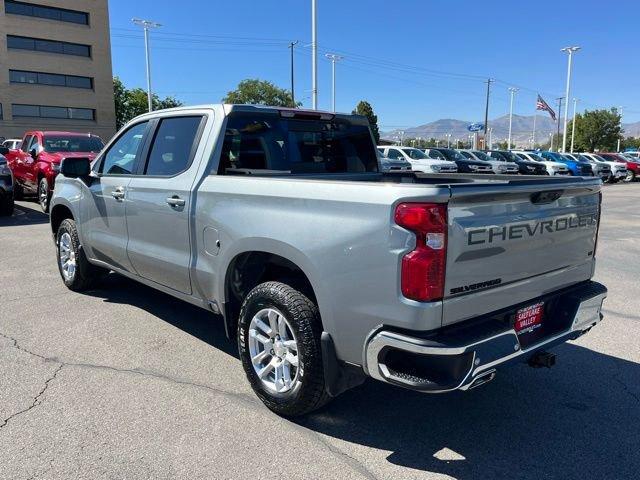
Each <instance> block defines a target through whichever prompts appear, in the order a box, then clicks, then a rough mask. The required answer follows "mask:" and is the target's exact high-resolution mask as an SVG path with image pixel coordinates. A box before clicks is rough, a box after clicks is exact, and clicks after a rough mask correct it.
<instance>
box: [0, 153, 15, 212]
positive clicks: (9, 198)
mask: <svg viewBox="0 0 640 480" xmlns="http://www.w3.org/2000/svg"><path fill="white" fill-rule="evenodd" d="M8 150H9V149H8V148H7V147H0V216H10V215H12V214H13V175H12V173H11V169H10V168H9V165H8V164H7V159H6V158H5V156H4V154H5V153H7V152H8Z"/></svg>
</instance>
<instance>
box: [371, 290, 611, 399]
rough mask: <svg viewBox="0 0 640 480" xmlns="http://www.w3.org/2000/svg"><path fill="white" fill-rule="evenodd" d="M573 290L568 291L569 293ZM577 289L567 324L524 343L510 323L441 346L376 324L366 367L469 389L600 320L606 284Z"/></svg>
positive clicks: (405, 382) (415, 382) (412, 382)
mask: <svg viewBox="0 0 640 480" xmlns="http://www.w3.org/2000/svg"><path fill="white" fill-rule="evenodd" d="M575 294H576V292H575V291H571V295H573V297H572V298H575ZM578 294H579V295H580V296H579V300H578V303H577V308H575V314H574V316H573V320H571V321H570V323H569V324H568V327H567V328H564V329H563V330H561V331H559V332H557V333H555V334H554V335H550V336H548V337H545V338H544V339H542V340H541V341H539V342H536V343H534V344H532V345H524V346H523V345H522V344H521V341H520V338H519V337H518V335H517V334H516V332H515V330H514V329H513V328H510V329H508V330H505V331H502V332H499V333H494V334H491V335H488V336H486V337H485V338H480V339H478V338H475V339H474V340H473V341H470V342H468V343H465V342H461V343H460V344H454V345H446V346H445V345H442V344H441V343H440V344H439V343H438V342H435V341H434V340H433V338H418V337H415V336H411V335H406V334H404V333H399V332H393V331H389V330H385V329H384V328H382V329H378V330H376V331H374V332H372V333H371V334H370V335H369V339H368V341H367V342H366V345H365V352H364V353H365V365H364V366H365V371H366V372H367V373H368V374H369V375H370V376H371V377H373V378H375V379H377V380H381V381H383V382H387V383H392V384H395V385H399V386H402V387H406V388H410V389H413V390H420V391H424V392H430V393H441V392H448V391H452V390H468V389H469V388H473V387H475V386H478V385H479V384H482V383H486V382H487V381H489V380H491V379H492V378H493V376H494V375H495V370H496V367H498V366H500V365H502V364H504V363H507V362H511V361H516V360H518V359H521V360H524V361H526V360H527V359H528V358H530V357H531V356H532V355H533V354H534V353H535V352H537V351H539V350H543V349H546V348H550V347H552V346H554V345H557V344H560V343H564V342H566V341H567V340H572V339H575V338H578V337H579V336H580V335H582V334H583V333H586V331H588V330H589V329H590V328H591V327H593V326H594V325H596V324H597V323H599V322H600V321H601V320H602V313H601V309H602V302H603V300H604V299H605V298H606V296H607V290H606V288H605V287H604V286H602V285H600V284H597V283H595V282H587V285H585V289H584V290H583V291H579V292H578ZM454 343H455V341H454ZM397 359H400V363H402V364H404V365H405V366H406V365H407V364H408V363H411V362H417V363H421V364H422V371H423V372H428V373H426V374H420V375H416V374H415V373H407V371H406V370H405V371H402V368H398V367H397V364H394V361H397ZM409 370H411V369H409Z"/></svg>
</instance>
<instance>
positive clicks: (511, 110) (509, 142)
mask: <svg viewBox="0 0 640 480" xmlns="http://www.w3.org/2000/svg"><path fill="white" fill-rule="evenodd" d="M517 91H518V89H517V88H515V87H509V93H510V94H511V102H510V103H509V139H508V140H507V150H511V121H512V119H513V97H514V96H515V94H516V92H517Z"/></svg>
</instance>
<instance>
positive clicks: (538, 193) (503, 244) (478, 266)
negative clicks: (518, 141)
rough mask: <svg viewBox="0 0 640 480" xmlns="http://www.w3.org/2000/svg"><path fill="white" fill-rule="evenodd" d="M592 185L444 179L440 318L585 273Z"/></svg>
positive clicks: (446, 320)
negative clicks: (469, 182) (445, 232)
mask: <svg viewBox="0 0 640 480" xmlns="http://www.w3.org/2000/svg"><path fill="white" fill-rule="evenodd" d="M600 185H601V184H600V182H599V181H597V180H596V181H593V180H591V181H584V180H582V179H580V180H575V181H570V180H569V181H564V182H557V181H555V180H554V181H551V180H549V181H544V180H538V181H520V182H513V183H511V182H510V185H509V186H508V187H507V186H506V185H502V186H501V185H498V184H496V185H492V186H488V185H483V186H479V185H476V186H473V185H468V186H467V185H452V186H451V199H450V202H449V208H448V216H449V218H448V222H449V227H448V244H447V264H446V280H445V293H444V295H445V296H444V303H443V322H442V323H443V325H448V324H451V323H455V322H459V321H462V320H465V319H468V318H472V317H476V316H478V315H482V314H485V313H489V312H492V311H496V310H499V309H502V308H506V307H509V306H512V305H515V304H518V303H521V302H526V301H527V300H530V299H532V298H535V297H537V296H539V295H542V294H543V293H547V292H551V291H553V290H555V289H558V288H562V287H565V286H567V285H570V284H573V283H578V282H580V281H583V280H588V279H589V278H591V276H592V273H593V268H594V254H595V244H596V235H597V226H598V220H599V210H600Z"/></svg>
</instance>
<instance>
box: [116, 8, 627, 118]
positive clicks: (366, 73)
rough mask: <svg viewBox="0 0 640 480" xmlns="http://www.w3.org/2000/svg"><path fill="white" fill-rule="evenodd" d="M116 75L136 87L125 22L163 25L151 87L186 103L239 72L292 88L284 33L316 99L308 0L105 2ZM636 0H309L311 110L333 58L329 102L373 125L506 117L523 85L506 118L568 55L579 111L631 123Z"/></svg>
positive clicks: (216, 90) (324, 101) (303, 91)
mask: <svg viewBox="0 0 640 480" xmlns="http://www.w3.org/2000/svg"><path fill="white" fill-rule="evenodd" d="M109 8H110V17H111V29H112V34H111V43H112V49H113V52H112V54H113V70H114V74H115V75H118V76H119V77H120V78H121V79H122V80H123V81H124V82H125V84H126V85H127V86H130V87H133V86H141V87H144V86H145V70H144V47H143V40H142V33H141V31H140V30H139V28H138V27H136V26H134V25H133V24H132V23H131V18H132V17H141V18H147V19H151V20H154V21H156V22H159V23H161V24H163V26H162V27H161V28H160V29H158V30H155V31H153V32H152V39H151V48H152V69H153V71H152V76H153V89H154V91H156V92H157V93H158V94H160V95H161V96H166V95H174V96H176V97H177V98H179V99H180V100H182V101H183V102H185V103H186V104H196V103H214V102H219V101H220V99H221V98H222V97H223V96H224V94H225V93H226V92H227V91H228V90H231V89H233V88H234V87H235V86H236V85H237V83H238V82H239V81H240V80H242V79H244V78H249V77H250V78H261V79H265V80H269V81H272V82H274V83H276V84H277V85H279V86H282V87H285V88H289V85H290V80H289V49H288V48H287V45H288V43H289V42H290V41H293V40H298V41H299V43H298V46H297V47H296V56H295V63H296V65H295V69H296V70H295V72H296V84H295V87H296V97H297V99H299V100H302V101H303V102H304V105H305V106H310V105H311V99H310V90H311V52H310V50H311V49H310V48H309V47H308V44H309V43H310V41H311V27H310V12H311V2H310V0H245V1H235V2H229V1H218V0H209V1H206V0H183V1H181V2H175V1H166V0H155V1H153V0H136V1H135V2H133V1H130V0H110V1H109ZM639 18H640V4H638V2H637V0H622V1H616V2H608V3H605V2H601V1H596V0H580V1H579V0H567V1H565V0H561V1H557V0H556V1H546V0H540V1H537V2H523V1H513V0H512V1H487V2H470V1H455V0H449V1H445V0H422V1H420V0H399V1H395V2H389V1H383V0H342V1H337V0H318V46H319V72H318V86H319V107H320V108H322V109H330V102H331V64H330V62H329V61H328V60H327V59H326V58H324V54H325V53H327V52H334V53H338V54H341V55H343V56H344V60H342V61H341V62H340V63H339V64H338V67H337V110H339V111H351V110H352V109H353V107H354V106H355V104H356V103H357V102H358V101H359V100H361V99H366V100H368V101H369V102H370V103H371V104H372V105H373V107H374V109H375V111H376V113H377V114H378V117H379V123H380V124H381V126H382V129H386V130H388V129H392V128H397V127H408V126H415V125H419V124H423V123H427V122H430V121H433V120H437V119H439V118H457V119H462V120H470V121H478V120H482V119H483V117H484V95H485V85H484V83H483V82H484V80H483V79H484V78H486V77H491V78H494V79H497V80H498V81H497V82H496V83H495V84H494V86H493V87H492V97H491V104H490V117H491V118H494V117H497V116H500V115H503V114H506V113H508V109H509V94H508V90H507V89H508V87H509V86H511V85H513V86H516V87H518V86H519V87H521V89H520V91H519V92H518V93H517V95H516V100H515V104H514V113H517V114H522V115H531V114H532V113H533V111H534V107H535V97H536V91H539V92H540V93H541V94H542V95H543V97H544V98H545V99H546V100H547V102H548V103H549V104H552V102H554V98H555V97H557V96H561V95H564V88H565V79H566V65H567V59H566V55H565V54H564V53H562V52H560V48H562V47H564V46H567V45H580V46H581V47H582V50H581V51H580V52H578V53H577V54H576V55H575V56H574V69H573V81H572V93H571V97H572V98H573V97H574V96H575V97H577V98H579V99H580V103H579V104H578V110H579V111H581V110H583V109H585V108H586V109H594V108H609V107H611V106H623V107H625V109H624V122H636V121H640V97H639V95H638V94H639V92H640V64H639V63H638V55H637V52H638V47H639V45H640V29H639V28H638V25H639V24H638V19H639Z"/></svg>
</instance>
